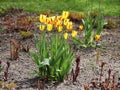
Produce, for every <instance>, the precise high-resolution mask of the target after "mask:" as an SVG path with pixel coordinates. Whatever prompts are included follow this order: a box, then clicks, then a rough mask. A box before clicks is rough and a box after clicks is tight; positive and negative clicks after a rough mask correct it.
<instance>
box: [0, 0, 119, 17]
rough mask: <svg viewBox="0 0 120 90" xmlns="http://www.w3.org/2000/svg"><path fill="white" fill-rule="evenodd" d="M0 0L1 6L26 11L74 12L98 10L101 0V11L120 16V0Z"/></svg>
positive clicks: (105, 13)
mask: <svg viewBox="0 0 120 90" xmlns="http://www.w3.org/2000/svg"><path fill="white" fill-rule="evenodd" d="M87 1H88V3H87V4H86V0H0V8H4V9H7V8H10V7H13V8H23V9H25V10H26V11H30V12H37V13H40V12H41V11H46V10H52V11H55V12H58V13H59V12H61V11H63V10H69V11H74V12H84V11H86V10H89V9H91V7H92V10H96V9H98V7H99V1H101V11H102V12H103V14H104V15H110V16H120V12H119V11H120V1H119V0H87Z"/></svg>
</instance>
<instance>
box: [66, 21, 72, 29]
mask: <svg viewBox="0 0 120 90" xmlns="http://www.w3.org/2000/svg"><path fill="white" fill-rule="evenodd" d="M66 28H67V29H68V30H71V29H73V24H72V22H68V24H67V25H66Z"/></svg>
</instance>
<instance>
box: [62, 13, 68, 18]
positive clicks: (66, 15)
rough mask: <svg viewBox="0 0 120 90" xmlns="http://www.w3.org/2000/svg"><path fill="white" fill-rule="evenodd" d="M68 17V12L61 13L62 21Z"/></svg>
mask: <svg viewBox="0 0 120 90" xmlns="http://www.w3.org/2000/svg"><path fill="white" fill-rule="evenodd" d="M68 16H69V12H68V11H63V12H62V18H63V19H66V18H68Z"/></svg>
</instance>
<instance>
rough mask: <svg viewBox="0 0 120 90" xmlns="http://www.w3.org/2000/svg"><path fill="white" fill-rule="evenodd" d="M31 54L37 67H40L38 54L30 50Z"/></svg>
mask: <svg viewBox="0 0 120 90" xmlns="http://www.w3.org/2000/svg"><path fill="white" fill-rule="evenodd" d="M29 52H30V55H31V56H32V57H33V60H34V62H35V63H36V64H37V65H39V64H40V63H39V58H38V56H37V54H36V53H35V52H34V51H32V50H30V51H29Z"/></svg>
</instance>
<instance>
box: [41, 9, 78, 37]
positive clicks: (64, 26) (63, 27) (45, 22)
mask: <svg viewBox="0 0 120 90" xmlns="http://www.w3.org/2000/svg"><path fill="white" fill-rule="evenodd" d="M68 17H69V12H68V11H63V12H62V15H59V16H50V17H47V16H46V15H43V14H40V18H39V19H40V23H41V24H40V26H39V29H40V31H44V30H47V31H49V32H50V31H53V30H54V31H58V32H63V36H64V38H65V39H68V37H69V33H71V36H72V37H76V36H77V30H75V29H73V23H72V21H70V19H68Z"/></svg>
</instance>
